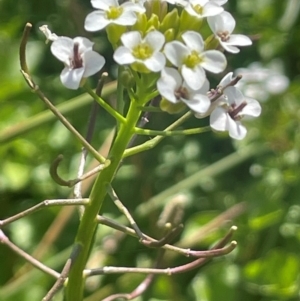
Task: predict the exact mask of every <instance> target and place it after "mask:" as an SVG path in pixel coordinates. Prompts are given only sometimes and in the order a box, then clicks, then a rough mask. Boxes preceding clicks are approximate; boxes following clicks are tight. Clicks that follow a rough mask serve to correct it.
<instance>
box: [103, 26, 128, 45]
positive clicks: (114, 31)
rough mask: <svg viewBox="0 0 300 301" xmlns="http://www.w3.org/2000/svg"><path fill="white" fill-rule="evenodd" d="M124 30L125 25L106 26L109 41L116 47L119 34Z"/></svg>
mask: <svg viewBox="0 0 300 301" xmlns="http://www.w3.org/2000/svg"><path fill="white" fill-rule="evenodd" d="M125 31H126V27H125V26H120V25H116V24H110V25H108V26H107V27H106V33H107V37H108V40H109V42H110V43H111V44H112V45H113V47H116V46H117V45H118V44H119V41H120V37H121V35H122V34H123V33H124V32H125Z"/></svg>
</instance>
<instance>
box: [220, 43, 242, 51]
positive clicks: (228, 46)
mask: <svg viewBox="0 0 300 301" xmlns="http://www.w3.org/2000/svg"><path fill="white" fill-rule="evenodd" d="M220 44H221V46H222V47H223V48H224V50H226V51H227V52H230V53H239V52H240V49H239V48H237V47H235V46H230V45H228V44H227V42H222V41H221V40H220Z"/></svg>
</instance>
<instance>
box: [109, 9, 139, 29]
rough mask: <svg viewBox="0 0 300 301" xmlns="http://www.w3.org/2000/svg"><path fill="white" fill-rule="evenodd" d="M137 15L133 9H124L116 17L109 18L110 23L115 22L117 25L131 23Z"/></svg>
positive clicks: (134, 21) (133, 22)
mask: <svg viewBox="0 0 300 301" xmlns="http://www.w3.org/2000/svg"><path fill="white" fill-rule="evenodd" d="M136 20H137V16H136V14H135V12H133V11H124V12H123V13H122V14H121V15H120V16H119V17H118V18H116V19H111V20H110V21H111V23H115V24H118V25H123V26H127V25H133V24H135V23H136Z"/></svg>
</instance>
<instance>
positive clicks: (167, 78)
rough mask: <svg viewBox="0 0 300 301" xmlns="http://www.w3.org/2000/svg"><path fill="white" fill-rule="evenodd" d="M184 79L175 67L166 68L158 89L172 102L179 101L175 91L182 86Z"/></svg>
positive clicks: (162, 73) (162, 72) (158, 82)
mask: <svg viewBox="0 0 300 301" xmlns="http://www.w3.org/2000/svg"><path fill="white" fill-rule="evenodd" d="M181 84H182V79H181V76H180V74H179V72H178V71H177V70H175V69H173V68H168V67H166V68H164V69H163V70H162V71H161V77H160V78H159V80H158V81H157V89H158V91H159V93H160V95H161V96H163V97H164V98H165V99H167V100H168V101H170V102H172V103H177V102H178V100H177V99H176V97H175V94H174V93H175V91H176V90H177V89H179V88H180V86H181Z"/></svg>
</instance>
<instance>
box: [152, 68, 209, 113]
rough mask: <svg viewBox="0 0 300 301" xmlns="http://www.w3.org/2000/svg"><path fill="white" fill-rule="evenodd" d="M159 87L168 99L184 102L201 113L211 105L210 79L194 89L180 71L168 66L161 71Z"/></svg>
mask: <svg viewBox="0 0 300 301" xmlns="http://www.w3.org/2000/svg"><path fill="white" fill-rule="evenodd" d="M157 89H158V91H159V93H160V94H161V96H163V97H164V98H165V99H166V100H168V101H170V102H172V103H174V104H175V103H179V102H183V103H185V104H186V105H187V106H188V107H189V108H190V109H191V110H192V111H194V112H196V113H199V114H203V113H205V112H206V111H207V110H208V108H209V106H210V100H209V98H208V97H207V96H206V93H207V91H208V89H209V83H208V81H207V80H205V82H204V84H203V86H202V87H201V88H200V89H198V90H196V91H195V90H192V89H190V88H189V87H188V86H187V85H186V83H185V82H183V80H182V78H181V76H180V74H179V72H178V71H177V70H175V69H173V68H168V67H166V68H164V69H163V70H162V71H161V77H160V78H159V80H158V81H157Z"/></svg>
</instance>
